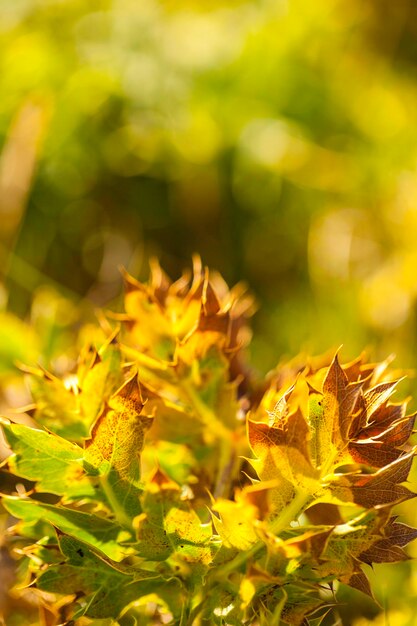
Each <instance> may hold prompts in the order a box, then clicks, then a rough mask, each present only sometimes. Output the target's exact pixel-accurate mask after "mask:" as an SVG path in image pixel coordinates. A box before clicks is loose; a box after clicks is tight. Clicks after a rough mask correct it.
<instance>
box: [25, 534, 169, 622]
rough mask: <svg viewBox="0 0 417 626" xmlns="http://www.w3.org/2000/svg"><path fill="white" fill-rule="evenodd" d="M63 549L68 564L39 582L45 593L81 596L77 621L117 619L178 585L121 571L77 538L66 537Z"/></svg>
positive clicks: (48, 572)
mask: <svg viewBox="0 0 417 626" xmlns="http://www.w3.org/2000/svg"><path fill="white" fill-rule="evenodd" d="M59 546H60V549H61V552H62V554H63V555H64V556H65V557H66V561H65V563H63V564H60V565H53V566H50V567H49V568H48V569H47V570H46V572H45V573H43V574H41V576H40V577H39V578H38V581H37V585H38V587H39V588H40V589H43V590H44V591H49V592H52V593H57V594H62V595H69V594H71V595H75V596H77V598H79V604H78V610H77V606H75V607H74V611H73V613H72V617H73V618H74V619H77V618H79V617H81V616H82V615H85V616H86V617H90V618H95V619H100V618H102V619H104V618H114V619H117V618H118V617H119V615H120V613H121V612H122V611H123V610H125V609H126V608H127V607H128V606H129V604H131V603H132V602H135V601H137V600H138V599H140V598H141V597H143V596H146V595H149V594H151V593H156V592H158V589H159V588H160V587H164V586H175V585H176V583H175V582H165V581H164V580H163V579H162V578H161V576H159V575H158V574H157V573H155V572H151V571H146V570H141V569H135V570H132V571H129V570H127V569H126V568H121V567H120V566H118V565H117V564H115V563H113V562H112V561H111V560H110V559H108V558H105V557H103V556H102V555H99V554H98V553H97V552H95V551H94V550H92V549H91V547H90V546H89V545H87V544H85V543H84V542H82V541H79V540H78V539H75V538H74V537H71V536H65V535H64V536H63V537H61V538H60V539H59ZM80 600H81V602H80Z"/></svg>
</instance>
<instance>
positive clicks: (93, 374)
mask: <svg viewBox="0 0 417 626" xmlns="http://www.w3.org/2000/svg"><path fill="white" fill-rule="evenodd" d="M122 382H123V379H122V361H121V354H120V346H119V345H118V344H117V343H115V342H114V341H113V340H111V341H109V342H108V343H107V344H105V345H104V346H103V347H102V348H101V349H100V351H99V352H98V353H96V357H95V361H94V363H93V364H92V366H91V367H90V369H89V370H88V371H87V372H86V374H85V376H84V377H83V378H82V380H81V393H80V396H79V401H80V408H81V412H82V414H83V416H84V420H85V421H86V423H87V424H88V425H91V424H93V422H94V420H95V419H96V418H97V416H98V415H99V413H100V411H101V409H102V408H103V405H104V403H105V402H106V401H108V399H109V398H110V396H111V395H112V394H113V393H114V392H115V391H116V390H117V388H118V387H120V385H121V384H122Z"/></svg>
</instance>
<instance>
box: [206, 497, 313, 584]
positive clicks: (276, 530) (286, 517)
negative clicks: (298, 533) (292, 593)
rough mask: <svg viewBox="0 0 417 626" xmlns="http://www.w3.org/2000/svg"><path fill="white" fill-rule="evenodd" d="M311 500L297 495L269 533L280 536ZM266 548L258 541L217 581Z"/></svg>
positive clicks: (221, 572) (218, 574)
mask: <svg viewBox="0 0 417 626" xmlns="http://www.w3.org/2000/svg"><path fill="white" fill-rule="evenodd" d="M310 500H311V496H310V495H308V494H305V493H303V492H300V493H297V494H296V495H295V497H294V498H293V500H292V501H291V502H290V504H289V505H288V506H287V507H286V508H285V509H284V510H283V511H282V513H281V515H279V516H278V517H277V518H276V519H275V520H274V521H273V522H271V524H270V525H269V527H268V531H269V532H271V533H273V534H274V535H279V534H280V533H281V532H282V531H283V530H285V529H286V528H288V526H289V525H290V524H291V522H293V521H294V520H295V519H297V518H298V517H299V516H300V515H301V513H302V512H303V511H304V509H305V508H306V506H307V505H308V504H309V503H310ZM264 547H265V543H264V542H263V541H258V542H257V543H255V544H254V545H253V546H252V547H251V548H250V549H249V550H246V551H245V552H241V553H240V554H238V555H237V556H236V557H235V558H234V559H232V560H231V561H229V562H228V563H226V564H225V565H224V566H223V567H220V568H219V569H218V570H217V572H216V574H215V579H216V580H224V579H225V578H227V577H228V576H229V574H231V573H232V572H236V571H238V570H239V569H240V568H241V567H242V565H245V563H246V562H247V561H249V559H251V558H252V557H254V556H255V555H256V554H258V552H260V551H261V550H262V549H263V548H264Z"/></svg>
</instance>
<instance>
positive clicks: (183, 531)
mask: <svg viewBox="0 0 417 626" xmlns="http://www.w3.org/2000/svg"><path fill="white" fill-rule="evenodd" d="M142 508H143V513H142V515H140V516H139V517H137V518H136V520H135V527H136V529H137V539H138V542H139V543H138V544H135V548H136V550H137V552H138V554H139V555H140V556H142V557H144V558H146V559H149V560H166V559H168V558H169V557H172V558H173V559H174V561H175V563H177V564H180V566H182V568H183V570H184V572H185V573H186V575H187V571H188V565H192V567H193V571H192V572H188V574H192V575H200V574H201V573H202V572H203V571H205V570H206V569H207V567H208V566H209V565H210V563H211V562H212V560H213V550H214V548H213V545H212V542H211V539H212V531H211V524H202V523H201V521H200V519H199V517H198V515H197V513H196V512H195V511H194V510H193V509H192V508H191V506H190V504H189V503H188V502H187V501H186V500H182V499H181V493H180V489H179V487H178V485H176V484H175V483H173V482H172V481H171V480H170V479H169V478H168V477H167V476H165V474H163V473H162V472H161V471H160V470H158V471H157V472H156V473H155V475H154V476H153V478H152V480H151V481H150V482H149V484H148V488H147V490H146V492H145V493H144V495H143V498H142Z"/></svg>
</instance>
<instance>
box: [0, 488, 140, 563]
mask: <svg viewBox="0 0 417 626" xmlns="http://www.w3.org/2000/svg"><path fill="white" fill-rule="evenodd" d="M3 504H4V507H5V508H6V509H7V510H8V511H9V513H10V514H11V515H13V516H14V517H17V518H19V519H22V520H24V521H25V522H38V521H44V522H48V523H49V524H51V526H55V527H56V528H58V529H59V530H60V531H62V532H63V533H67V534H69V535H71V536H73V537H75V538H77V539H80V540H81V541H85V542H86V543H88V544H89V545H90V546H93V547H95V548H97V549H98V550H100V551H101V552H103V554H105V555H107V556H108V557H109V558H111V559H113V560H115V561H121V560H122V559H124V558H125V557H126V556H128V555H129V554H131V553H132V550H131V549H129V548H128V547H125V546H123V545H122V542H124V541H128V540H129V539H131V535H130V534H129V533H128V532H127V531H126V530H125V529H123V528H122V527H121V526H119V525H118V524H117V523H115V522H113V521H111V520H109V519H106V518H104V517H99V516H98V515H94V514H92V513H84V512H82V511H76V510H75V509H68V508H65V507H63V506H55V505H52V504H45V503H43V502H38V501H35V500H30V499H22V498H15V497H14V496H4V497H3Z"/></svg>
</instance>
